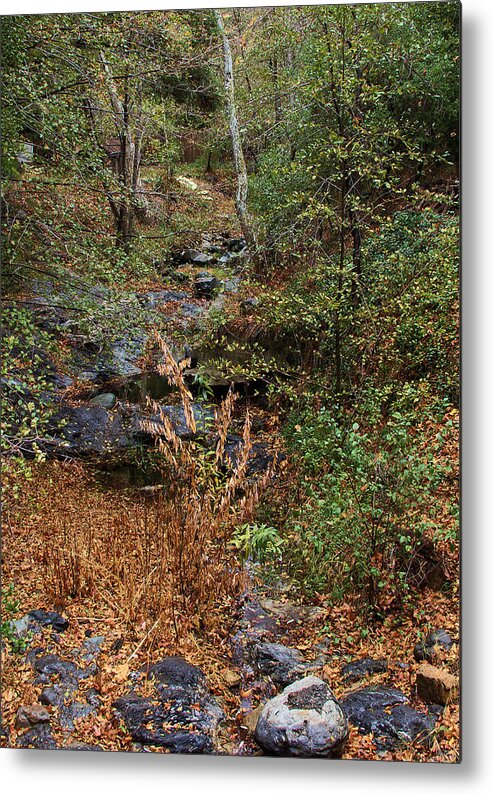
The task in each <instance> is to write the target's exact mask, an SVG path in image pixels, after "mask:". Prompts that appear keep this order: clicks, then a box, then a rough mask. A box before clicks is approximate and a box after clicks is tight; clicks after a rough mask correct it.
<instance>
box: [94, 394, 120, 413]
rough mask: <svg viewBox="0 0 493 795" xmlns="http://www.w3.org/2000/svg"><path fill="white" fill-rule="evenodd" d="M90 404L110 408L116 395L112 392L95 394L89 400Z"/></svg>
mask: <svg viewBox="0 0 493 795" xmlns="http://www.w3.org/2000/svg"><path fill="white" fill-rule="evenodd" d="M90 403H91V405H92V406H101V408H103V409H112V408H114V406H115V404H116V395H114V394H113V393H112V392H104V393H103V394H101V395H96V397H93V398H92V400H91V401H90Z"/></svg>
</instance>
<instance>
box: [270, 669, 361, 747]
mask: <svg viewBox="0 0 493 795" xmlns="http://www.w3.org/2000/svg"><path fill="white" fill-rule="evenodd" d="M347 738H348V725H347V721H346V718H345V716H344V713H343V712H342V710H341V708H340V706H339V703H338V701H337V699H336V698H335V696H334V695H333V693H332V691H331V689H330V687H329V686H328V685H327V684H326V683H325V682H323V681H322V680H321V679H318V677H316V676H308V677H306V678H305V679H301V680H299V681H297V682H294V683H293V684H291V685H289V687H287V688H286V689H285V690H284V691H283V692H282V693H281V694H280V695H279V696H276V697H275V698H273V699H271V700H270V701H268V702H267V704H266V705H265V707H264V709H263V710H262V714H261V715H260V718H259V720H258V723H257V726H256V729H255V739H256V741H257V743H258V744H259V745H260V747H261V748H263V749H264V751H266V752H267V753H270V754H275V755H277V756H303V757H335V756H340V754H341V753H342V750H343V748H344V745H345V743H346V741H347Z"/></svg>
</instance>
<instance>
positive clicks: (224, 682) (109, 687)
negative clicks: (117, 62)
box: [2, 173, 459, 762]
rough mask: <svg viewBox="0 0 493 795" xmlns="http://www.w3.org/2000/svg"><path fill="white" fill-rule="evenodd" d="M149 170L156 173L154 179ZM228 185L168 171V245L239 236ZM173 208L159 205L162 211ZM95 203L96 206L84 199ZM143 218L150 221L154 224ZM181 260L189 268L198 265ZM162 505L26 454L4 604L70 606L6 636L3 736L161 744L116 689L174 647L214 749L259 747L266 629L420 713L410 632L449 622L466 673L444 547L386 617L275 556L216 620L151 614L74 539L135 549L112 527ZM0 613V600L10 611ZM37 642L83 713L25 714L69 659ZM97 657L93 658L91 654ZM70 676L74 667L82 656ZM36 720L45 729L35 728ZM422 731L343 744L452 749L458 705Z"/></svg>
mask: <svg viewBox="0 0 493 795" xmlns="http://www.w3.org/2000/svg"><path fill="white" fill-rule="evenodd" d="M154 176H155V175H153V174H152V173H150V174H149V175H147V179H148V181H149V184H151V180H152V179H153V177H154ZM144 178H145V179H146V175H144ZM190 180H191V182H190ZM193 186H195V187H193ZM225 186H226V187H227V181H224V183H223V181H221V180H216V181H213V182H211V181H208V180H206V179H202V178H196V177H195V176H193V175H192V176H191V177H190V176H189V175H188V174H186V175H184V179H181V180H180V179H178V180H175V188H176V190H175V191H174V194H175V195H174V198H173V201H172V204H171V205H170V204H168V210H169V212H170V213H171V223H172V225H174V226H176V228H177V229H181V230H182V233H181V235H180V236H179V239H176V238H175V240H174V245H173V247H174V248H176V249H178V248H184V247H186V246H192V245H194V246H195V245H197V242H198V241H199V240H200V237H201V236H202V235H204V234H209V235H211V237H212V238H214V236H215V235H217V234H222V233H227V235H229V236H230V237H231V238H235V237H237V236H239V230H238V226H237V223H236V219H235V213H234V203H233V200H232V197H231V195H228V191H227V190H226V187H225ZM164 209H165V207H164V205H163V206H161V208H160V210H159V211H160V212H163V211H164ZM86 211H87V212H88V214H89V209H88V208H86ZM183 230H184V231H183ZM148 231H149V232H150V233H151V232H152V228H150V229H149V230H148ZM157 231H158V232H159V229H158V230H157ZM149 236H152V235H151V234H150V235H149ZM158 236H159V235H156V237H158ZM156 246H158V244H157V243H156ZM76 270H77V269H76ZM182 270H183V272H184V273H187V272H189V273H193V272H194V269H193V267H192V266H191V265H190V266H184V267H183V268H182ZM196 270H197V269H196V268H195V271H196ZM207 270H208V271H211V272H213V273H214V275H217V276H218V277H219V278H223V279H224V278H226V277H227V275H228V274H227V269H225V267H224V266H221V267H219V268H218V269H217V268H216V269H214V268H209V267H207ZM231 275H232V274H231ZM125 282H126V283H125V287H124V288H122V289H125V290H132V291H133V292H135V290H140V291H144V290H147V291H150V290H156V289H159V290H168V289H172V290H176V289H177V285H176V283H173V282H169V281H167V279H166V277H163V278H162V279H160V280H157V279H156V277H155V276H149V277H147V278H144V279H139V280H136V278H135V276H134V275H133V274H132V273H130V272H129V273H128V274H127V276H126V278H125ZM178 289H179V290H182V291H183V292H184V293H185V294H186V296H187V298H186V299H181V300H182V302H183V300H186V301H187V303H188V304H191V305H195V306H197V307H198V309H202V308H203V307H204V305H205V304H208V302H207V301H205V300H204V299H197V298H196V297H195V296H194V295H193V292H192V290H191V289H190V286H188V285H184V286H179V287H178ZM25 295H28V291H26V293H25ZM250 295H251V287H248V292H246V291H245V289H244V288H243V287H242V286H240V288H239V290H238V292H232V293H230V294H227V295H225V296H224V297H223V302H224V303H225V304H226V306H227V307H228V311H229V313H230V314H231V313H232V312H233V313H234V311H235V307H236V311H237V312H238V317H239V318H241V322H242V323H243V324H244V323H245V311H244V309H242V308H241V305H242V301H243V300H244V299H245V298H246V297H248V296H250ZM224 303H223V305H224ZM177 307H178V308H179V303H173V302H171V303H168V304H167V307H166V308H165V309H164V313H165V314H166V313H168V315H170V316H172V317H171V324H170V325H169V326H168V328H169V330H170V334H171V336H172V335H173V333H174V332H175V331H176V332H177V335H178V338H179V340H180V342H181V341H182V337H183V333H184V326H183V323H182V322H181V321H180V319H179V314H178V313H177V312H176V311H175V310H176V309H177ZM185 331H186V329H185ZM60 342H62V343H63V342H64V341H63V340H62V339H61V340H60ZM86 394H87V385H84V384H79V382H78V381H77V380H76V382H75V385H72V386H71V387H70V388H69V389H68V390H67V395H66V396H67V399H68V400H69V402H70V403H71V405H74V406H77V405H84V404H85V401H86V397H85V396H86ZM250 410H251V412H252V418H253V426H254V427H256V428H258V429H260V430H258V431H256V432H255V433H254V436H253V441H254V442H260V443H266V444H267V445H268V446H270V447H277V448H280V447H281V446H282V443H281V440H280V429H281V418H280V417H279V416H278V414H277V413H276V412H273V411H272V410H270V409H269V408H268V407H267V408H266V407H265V406H264V405H262V404H261V403H260V404H257V403H255V401H252V404H251V406H250ZM243 414H244V406H242V405H239V408H238V416H237V418H236V419H237V420H240V419H241V418H242V416H243ZM255 421H257V422H255ZM293 478H294V474H293V471H292V467H291V463H290V462H289V460H288V461H286V462H285V464H284V466H283V467H281V469H280V470H279V473H278V475H277V476H276V478H275V479H274V481H273V482H272V484H271V485H270V486H269V493H268V499H270V500H273V501H276V500H277V501H284V502H286V501H287V502H288V503H289V501H290V500H291V498H292V489H293V488H294V480H293ZM158 510H159V501H158V500H154V499H153V498H152V496H151V497H149V496H147V495H146V494H144V493H143V492H142V490H141V488H140V487H139V486H135V485H132V484H128V483H125V484H123V486H122V484H115V482H111V478H108V477H107V473H106V474H104V473H103V474H102V473H101V471H100V468H99V467H98V466H97V464H96V465H94V463H91V462H88V461H83V460H48V461H47V462H45V463H41V464H36V465H33V466H32V478H31V479H29V480H26V481H25V482H23V483H22V488H21V498H20V499H18V500H17V501H14V504H13V505H12V506H8V508H7V511H6V512H5V517H4V525H3V557H2V567H3V568H2V582H3V583H4V584H9V583H13V585H14V593H15V600H16V602H17V604H16V605H15V609H13V610H12V615H9V616H7V617H8V618H9V619H10V618H12V619H18V618H19V617H20V616H24V615H26V614H27V613H29V611H32V610H40V609H41V610H55V611H57V612H58V613H61V614H63V616H64V617H66V619H67V620H68V626H67V628H66V629H64V630H63V631H58V630H57V629H56V628H55V629H54V628H53V627H52V626H46V627H44V628H41V629H40V628H39V627H38V628H35V629H34V631H32V632H31V634H30V635H29V634H28V635H27V636H25V637H26V639H25V641H24V640H23V641H21V642H20V644H19V645H18V646H17V648H15V649H14V648H13V647H12V646H11V645H10V644H8V643H5V642H4V643H3V649H2V652H3V653H2V656H3V663H2V728H3V737H2V742H3V744H5V745H8V746H9V747H24V746H25V745H26V744H27V745H29V744H30V743H31V744H32V745H33V747H36V746H37V747H61V748H63V747H72V748H77V747H80V748H92V747H94V746H97V747H98V748H99V749H102V750H110V751H132V750H133V751H143V750H144V751H148V750H153V751H157V752H166V751H167V750H168V751H169V750H170V749H169V748H166V747H163V746H161V747H159V746H158V745H152V743H151V744H148V745H146V744H145V743H136V741H135V738H133V737H132V736H131V733H130V732H129V730H128V727H127V726H125V724H124V722H123V721H122V720H121V718H119V717H118V716H117V715H115V710H114V703H115V701H116V700H117V699H118V698H120V697H122V696H124V695H125V694H126V693H128V690H129V683H130V682H131V681H132V679H131V674H132V672H136V671H139V670H141V669H142V668H143V667H145V666H148V665H149V664H151V663H155V662H157V661H159V660H161V659H164V658H165V657H168V656H170V655H171V656H175V655H179V656H180V657H182V658H184V659H185V660H186V661H187V662H188V663H190V664H192V665H194V666H198V667H199V668H200V669H201V670H202V671H203V673H204V674H205V679H206V682H207V688H208V690H209V692H210V693H211V694H212V696H213V697H214V698H215V700H216V701H217V703H218V704H219V706H220V707H221V709H222V710H223V712H224V715H225V719H224V720H223V721H222V722H221V724H220V727H219V729H218V739H217V743H216V746H215V752H217V753H231V754H240V755H255V754H259V753H261V751H260V749H259V747H258V746H257V745H256V743H255V741H254V739H253V731H252V729H253V725H254V724H253V723H252V721H251V720H249V719H248V715H249V714H251V713H252V712H253V711H254V710H255V709H256V708H257V707H258V706H259V705H262V704H263V703H264V702H265V700H266V699H267V698H268V697H270V696H271V695H273V694H274V693H275V692H276V690H277V688H276V685H275V682H274V683H273V680H272V678H271V677H269V676H268V675H266V674H265V672H264V673H263V674H262V672H260V674H259V672H258V670H257V669H256V667H255V664H254V663H252V660H251V658H250V657H249V656H248V655H249V654H250V653H251V647H252V645H253V646H255V644H257V645H258V643H260V642H262V643H263V642H266V641H267V642H273V643H278V644H283V645H285V646H287V647H288V649H296V650H298V652H300V653H301V655H302V657H303V658H304V662H306V663H307V664H309V663H311V664H312V665H311V667H310V673H314V674H315V675H317V676H319V677H320V678H322V679H323V680H324V681H326V682H327V683H328V684H329V685H330V687H331V689H332V691H333V692H334V694H335V696H336V697H337V698H339V699H342V698H344V697H347V695H348V694H349V693H351V692H353V691H356V690H358V689H361V688H363V687H366V686H368V685H371V686H372V687H377V688H378V687H383V688H387V689H388V688H397V689H399V690H400V691H401V692H402V693H403V694H404V696H405V697H406V699H407V702H406V703H407V704H408V705H409V707H410V708H412V709H414V710H417V712H418V713H419V714H423V715H426V714H427V713H428V711H429V710H428V707H427V706H426V705H425V704H424V703H423V702H422V701H420V699H419V698H418V695H417V690H416V672H417V669H418V666H419V663H418V662H417V661H416V659H415V656H414V647H415V644H416V643H417V642H418V641H420V640H422V639H423V638H424V637H426V636H427V634H428V633H429V632H431V631H433V630H436V629H438V628H439V629H441V630H444V631H446V632H447V633H448V634H449V635H450V637H451V639H452V640H453V645H452V646H450V647H449V648H447V649H445V648H442V649H438V650H436V652H435V657H434V660H433V663H434V664H435V665H446V666H447V668H448V670H449V671H451V672H452V673H457V672H458V666H459V651H458V640H459V626H458V619H459V574H458V561H457V560H456V559H455V560H452V561H450V571H449V572H448V579H447V587H446V589H442V590H439V591H437V590H433V589H431V588H429V587H425V588H424V589H422V590H420V591H415V592H413V593H412V597H411V598H410V599H409V600H408V601H406V602H404V603H403V604H402V606H401V607H400V609H399V611H398V612H394V611H392V610H389V612H388V614H387V616H386V617H385V618H383V619H382V620H380V621H379V622H378V623H374V624H372V625H368V622H367V621H366V620H365V618H364V616H363V614H362V611H361V604H360V601H359V600H358V598H357V596H356V595H355V596H353V597H348V598H347V599H346V600H345V601H344V602H342V603H336V604H333V603H331V602H330V600H329V598H328V597H327V596H325V595H324V594H318V595H317V597H316V599H315V600H312V602H311V603H309V602H307V600H306V598H304V597H303V594H301V593H300V592H299V591H298V590H296V589H295V588H294V587H293V586H292V584H291V583H290V581H289V579H288V578H286V576H285V572H284V571H283V570H282V566H281V565H280V564H279V566H278V567H277V568H276V565H274V564H272V565H271V566H269V567H267V568H266V570H265V572H263V573H262V571H261V567H260V570H259V567H258V566H256V567H253V568H250V569H249V570H248V572H247V576H246V578H245V579H244V582H243V587H242V588H240V589H238V595H236V596H234V597H233V596H232V597H231V598H225V599H223V600H221V601H216V602H215V603H212V604H211V607H210V611H209V614H208V620H207V627H204V626H201V625H200V624H198V623H197V625H195V626H194V622H193V620H191V621H190V622H189V626H188V628H187V631H186V632H184V633H183V634H182V635H181V636H180V637H176V635H175V633H174V632H173V630H172V627H171V626H170V625H161V624H158V625H157V626H156V624H155V622H154V621H153V620H151V619H149V618H146V616H145V614H143V613H142V611H141V610H140V609H139V608H138V607H137V605H138V600H137V598H136V596H135V594H136V591H137V590H138V588H139V586H140V585H142V583H133V584H132V588H130V587H128V588H126V587H122V584H121V583H120V584H118V583H117V582H116V581H115V580H114V579H113V580H112V579H111V576H110V574H109V573H108V571H105V569H104V563H105V560H104V556H101V558H99V557H98V556H96V555H94V558H95V559H94V560H92V564H91V565H92V568H91V567H86V569H83V568H81V566H80V555H81V549H80V547H78V546H77V544H78V539H79V538H80V536H79V535H78V533H79V532H80V530H81V528H86V531H87V533H88V534H89V535H90V536H91V538H92V543H93V544H94V549H97V548H98V543H100V544H101V543H106V544H107V545H108V546H110V547H111V549H110V550H108V549H106V555H107V556H110V555H112V556H113V557H115V556H118V555H122V556H123V557H125V556H127V557H128V559H130V558H131V557H132V555H133V554H135V550H134V549H132V548H131V546H129V545H128V544H126V542H125V539H124V538H123V536H122V534H119V533H114V532H112V530H113V529H114V528H117V527H122V528H130V527H137V526H141V525H142V522H143V523H144V524H145V526H152V521H153V516H154V514H155V512H156V511H158ZM123 517H125V519H123ZM139 523H141V525H139ZM129 537H130V536H129ZM132 538H133V536H132ZM88 556H90V552H88ZM87 560H88V558H86V564H87ZM98 564H100V567H99V569H98ZM70 566H72V567H73V570H72V571H70ZM76 570H77V571H76ZM67 572H68V573H69V574H70V576H72V577H73V576H76V575H77V576H79V577H82V578H83V577H86V578H87V587H86V588H85V587H84V583H81V582H79V583H78V591H79V593H78V594H77V595H76V596H70V595H67V594H66V593H65V594H64V595H62V593H61V590H62V589H61V587H60V586H61V579H62V578H63V577H64V576H65V577H67V576H68V574H67ZM119 589H120V590H119ZM304 608H308V613H307V612H306V611H305V612H303V609H304ZM5 618H6V616H5V605H4V618H3V620H4V621H5ZM238 632H240V633H241V632H243V635H244V637H245V639H246V640H245V643H244V646H242V649H243V650H242V652H241V654H240V656H238V645H237V643H235V639H237V637H238ZM91 638H92V639H94V638H96V639H98V640H97V643H96V645H97V649H95V650H94V649H92V652H91V654H93V656H91V655H89V656H88V655H87V654H85V651H84V649H85V646H84V643H85V642H87V640H88V639H91ZM91 648H92V647H91ZM93 652H94V653H93ZM40 654H42V655H45V656H46V655H56V657H57V658H58V659H59V660H60V659H61V660H62V661H65V662H67V661H69V662H72V663H74V665H75V664H77V665H79V666H80V669H81V670H84V671H86V674H85V675H84V676H83V677H82V676H81V677H80V681H78V682H77V687H78V689H77V690H74V689H71V687H72V685H71V684H70V687H67V698H68V701H70V699H72V701H73V699H74V698H75V696H74V692H77V694H78V695H77V698H78V699H79V703H80V705H81V706H80V708H79V712H77V710H76V711H74V712H73V713H72V717H73V720H71V719H70V716H69V720H67V719H66V716H65V719H63V715H64V712H63V710H64V708H65V707H64V702H63V699H62V701H60V700H58V701H56V700H54V701H53V702H52V703H51V704H50V703H48V704H47V710H48V713H49V727H50V728H49V731H48V730H47V729H46V725H48V724H47V720H46V718H43V720H42V721H41V722H40V723H39V724H37V723H34V724H33V723H30V722H29V721H27V723H26V722H24V723H23V722H22V720H19V711H20V710H21V711H22V708H23V707H26V706H30V705H31V706H32V705H39V701H40V697H41V695H42V693H43V691H45V690H46V686H47V684H50V683H51V686H53V682H55V684H57V683H58V684H61V685H62V689H63V683H64V681H65V679H64V676H65V674H64V673H63V670H61V669H60V670H58V672H57V673H56V676H55V679H50V674H49V672H48V674H47V673H46V671H43V669H42V668H39V666H38V669H37V671H38V676H35V675H34V673H33V665H34V666H36V660H37V659H38V658H39V655H40ZM366 658H369V659H371V660H378V661H385V663H386V665H385V668H386V670H384V671H381V672H377V673H373V674H368V675H366V676H364V675H363V677H362V678H360V679H357V680H355V681H353V682H349V681H348V679H347V678H345V676H344V672H343V668H344V666H345V665H347V664H348V663H351V662H354V661H358V660H362V659H366ZM93 663H96V664H95V665H94V667H93V668H91V665H92V664H93ZM307 670H308V669H307ZM71 675H73V676H78V674H76V673H74V671H72V674H71ZM67 676H68V675H67ZM57 677H58V678H57ZM69 679H70V677H69ZM69 679H67V681H69ZM70 682H72V680H70ZM94 693H96V694H97V697H96V700H95V701H91V699H90V698H89V696H88V694H94ZM68 701H67V702H66V703H65V706H67V705H68ZM45 703H46V698H45ZM388 712H391V710H388ZM40 725H41V726H42V727H44V728H42V730H39V732H38V729H39V726H40ZM36 726H38V729H36ZM26 727H27V728H28V732H27V733H29V732H31V733H32V737H31V740H30V741H26V739H25V735H26V731H25V730H26ZM36 732H38V734H36ZM33 737H34V739H33ZM36 737H37V738H38V739H36ZM421 740H422V738H421V737H420V738H418V739H417V740H416V742H411V743H409V742H403V743H397V744H396V743H393V744H392V746H391V747H382V745H381V744H380V745H379V743H378V737H376V736H375V735H374V734H373V733H371V732H370V733H366V734H363V733H362V732H361V731H360V730H359V729H358V727H357V726H356V725H353V724H351V725H350V735H349V740H348V743H347V745H346V747H345V750H344V752H343V758H344V759H384V760H396V759H397V760H404V761H430V762H455V761H457V759H458V755H459V706H458V704H457V703H451V704H449V705H448V706H446V707H445V708H444V709H443V710H440V712H439V714H438V717H437V720H436V724H435V726H434V728H433V731H432V732H431V735H430V737H429V738H428V739H427V741H426V742H421ZM50 743H52V744H51V745H50Z"/></svg>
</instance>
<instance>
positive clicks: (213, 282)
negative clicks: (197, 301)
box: [193, 274, 219, 298]
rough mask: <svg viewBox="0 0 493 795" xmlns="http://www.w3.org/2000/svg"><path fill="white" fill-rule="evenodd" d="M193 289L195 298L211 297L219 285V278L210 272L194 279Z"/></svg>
mask: <svg viewBox="0 0 493 795" xmlns="http://www.w3.org/2000/svg"><path fill="white" fill-rule="evenodd" d="M193 287H194V291H195V295H196V296H197V298H211V297H212V296H213V295H214V293H215V291H216V290H217V288H218V287H219V279H217V278H216V277H215V276H212V275H211V274H208V275H206V276H199V277H198V278H197V279H195V281H194V284H193Z"/></svg>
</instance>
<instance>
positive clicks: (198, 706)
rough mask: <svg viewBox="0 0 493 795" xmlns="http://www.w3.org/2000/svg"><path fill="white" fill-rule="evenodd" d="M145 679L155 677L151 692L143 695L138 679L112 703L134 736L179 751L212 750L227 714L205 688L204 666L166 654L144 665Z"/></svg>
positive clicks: (175, 751)
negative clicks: (149, 664) (159, 659)
mask: <svg viewBox="0 0 493 795" xmlns="http://www.w3.org/2000/svg"><path fill="white" fill-rule="evenodd" d="M143 679H148V680H149V681H150V682H151V685H152V692H151V694H150V695H149V694H146V695H145V696H143V695H140V694H139V683H138V682H137V684H136V685H135V687H134V688H133V689H132V690H131V691H130V692H129V693H128V694H127V695H125V696H122V697H121V698H119V699H118V700H117V701H116V702H115V704H114V708H115V710H116V713H117V715H119V716H120V717H121V718H122V719H123V720H124V721H125V724H126V726H127V728H128V730H129V732H130V734H131V735H132V737H133V739H134V740H135V741H136V742H138V743H141V744H142V745H153V746H158V747H161V748H167V749H168V750H169V751H170V752H171V753H176V754H193V753H195V754H207V753H213V752H214V750H215V735H216V731H217V727H218V724H219V722H220V721H221V720H222V719H223V717H224V714H223V712H222V710H221V708H220V707H219V706H218V704H217V703H216V701H215V699H214V698H213V697H212V695H211V694H210V692H209V690H208V689H207V686H206V681H205V676H204V674H203V673H202V671H201V670H200V668H197V667H195V666H193V665H190V664H189V663H187V662H186V661H185V660H184V659H182V658H181V657H166V658H164V659H163V660H161V661H160V662H158V663H156V664H155V665H151V666H149V667H146V668H145V669H142V670H141V671H140V680H143Z"/></svg>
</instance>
